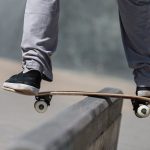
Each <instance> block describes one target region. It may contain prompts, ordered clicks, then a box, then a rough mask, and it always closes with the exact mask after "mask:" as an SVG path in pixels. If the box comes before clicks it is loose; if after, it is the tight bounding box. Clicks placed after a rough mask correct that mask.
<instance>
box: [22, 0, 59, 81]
mask: <svg viewBox="0 0 150 150" xmlns="http://www.w3.org/2000/svg"><path fill="white" fill-rule="evenodd" d="M58 19H59V0H27V3H26V10H25V16H24V30H23V38H22V43H21V47H22V54H23V67H24V70H25V71H24V72H26V71H28V70H31V69H35V70H38V71H40V72H41V73H42V75H44V76H45V77H46V78H47V80H52V66H51V59H50V57H51V55H52V54H53V52H54V51H55V50H56V47H57V40H58Z"/></svg>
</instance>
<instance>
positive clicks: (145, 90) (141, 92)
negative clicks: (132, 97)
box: [136, 87, 150, 97]
mask: <svg viewBox="0 0 150 150" xmlns="http://www.w3.org/2000/svg"><path fill="white" fill-rule="evenodd" d="M136 95H137V96H144V97H150V87H137V89H136Z"/></svg>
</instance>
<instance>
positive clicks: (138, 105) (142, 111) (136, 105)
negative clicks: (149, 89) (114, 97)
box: [131, 99, 150, 118]
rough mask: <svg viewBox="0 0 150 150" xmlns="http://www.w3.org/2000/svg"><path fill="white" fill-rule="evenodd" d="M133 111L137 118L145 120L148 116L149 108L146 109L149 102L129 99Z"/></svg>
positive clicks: (149, 113)
mask: <svg viewBox="0 0 150 150" xmlns="http://www.w3.org/2000/svg"><path fill="white" fill-rule="evenodd" d="M131 102H132V105H133V110H134V112H135V115H136V116H137V117H138V118H146V117H148V116H149V115H150V108H149V107H148V105H149V102H148V101H145V102H144V101H140V100H136V99H131Z"/></svg>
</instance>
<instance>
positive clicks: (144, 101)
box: [4, 88, 150, 118]
mask: <svg viewBox="0 0 150 150" xmlns="http://www.w3.org/2000/svg"><path fill="white" fill-rule="evenodd" d="M4 90H7V91H10V92H15V93H18V94H23V95H27V94H25V93H23V92H20V91H16V90H14V89H9V88H4ZM29 96H35V99H36V102H35V104H34V107H35V109H36V111H37V112H39V113H44V112H45V111H46V110H47V107H48V106H49V105H50V102H51V99H52V96H89V97H94V98H102V99H105V100H106V101H107V102H108V103H109V102H111V99H110V98H121V99H128V100H131V101H132V104H133V109H134V111H135V114H136V116H138V117H140V118H145V117H147V116H149V115H150V108H149V107H148V105H149V104H150V98H149V97H140V96H135V95H126V94H113V93H99V92H87V91H44V92H39V93H38V94H37V95H29Z"/></svg>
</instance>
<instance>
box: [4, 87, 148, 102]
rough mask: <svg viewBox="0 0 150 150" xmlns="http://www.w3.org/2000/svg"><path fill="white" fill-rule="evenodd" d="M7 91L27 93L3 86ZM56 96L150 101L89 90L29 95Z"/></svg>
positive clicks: (143, 98)
mask: <svg viewBox="0 0 150 150" xmlns="http://www.w3.org/2000/svg"><path fill="white" fill-rule="evenodd" d="M3 89H4V90H6V91H10V92H14V93H18V94H22V95H27V94H25V93H23V92H20V91H17V90H14V89H10V88H3ZM46 95H47V96H48V95H49V96H54V95H56V96H57V95H60V96H63V95H64V96H90V97H99V98H101V97H112V98H124V99H129V100H131V99H135V100H137V101H138V100H139V101H147V102H149V103H150V98H149V97H142V96H135V95H127V94H112V93H99V92H87V91H44V92H39V93H38V94H37V95H28V96H36V97H38V96H39V97H41V96H46Z"/></svg>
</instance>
